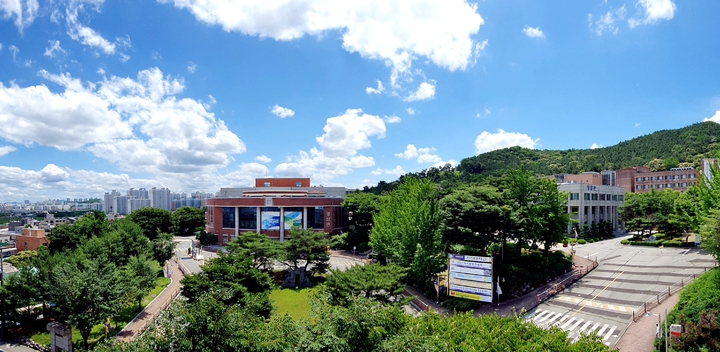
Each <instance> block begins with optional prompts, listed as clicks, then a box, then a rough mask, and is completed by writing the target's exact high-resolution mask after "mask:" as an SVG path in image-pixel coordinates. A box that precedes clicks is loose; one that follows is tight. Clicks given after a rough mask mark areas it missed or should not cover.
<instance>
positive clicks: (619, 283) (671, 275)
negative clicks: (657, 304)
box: [526, 238, 715, 346]
mask: <svg viewBox="0 0 720 352" xmlns="http://www.w3.org/2000/svg"><path fill="white" fill-rule="evenodd" d="M620 240H621V239H620V238H618V239H614V240H607V241H602V242H598V243H591V244H585V245H578V246H576V247H575V248H576V253H577V255H581V256H583V257H590V258H597V260H598V263H599V265H598V267H597V268H596V269H595V270H593V271H592V272H590V273H589V274H588V275H586V276H585V277H583V278H582V279H580V280H579V281H578V282H576V283H575V284H573V285H571V286H569V287H567V288H566V289H565V290H563V291H562V292H560V293H559V294H558V295H556V296H555V297H553V298H551V299H549V300H547V301H546V302H544V303H542V304H541V305H539V306H538V307H537V308H535V309H533V310H532V311H530V312H529V313H528V315H527V316H526V319H528V320H531V321H532V322H534V323H535V324H537V325H539V326H542V327H550V326H556V327H559V328H561V329H562V330H565V331H567V332H568V333H569V338H570V339H571V340H576V339H577V338H578V337H579V335H580V334H581V333H591V332H593V333H596V334H598V335H600V336H601V337H602V340H603V341H604V342H605V344H607V345H608V346H614V344H615V342H617V340H618V338H619V336H621V334H622V333H623V331H624V330H625V329H626V328H627V326H628V325H629V324H630V322H631V321H632V311H633V310H634V309H636V308H638V307H639V306H641V305H642V304H643V303H644V302H646V301H648V300H650V299H652V298H653V297H656V295H657V294H659V293H662V292H666V291H667V289H668V286H671V285H673V284H675V283H677V282H679V281H680V280H682V279H685V278H687V277H688V276H692V275H693V274H699V273H702V272H703V271H704V270H705V268H709V267H713V266H714V264H715V261H714V260H713V259H712V257H711V256H710V255H708V254H705V253H704V252H703V251H700V250H698V249H685V248H655V247H644V246H626V245H621V244H620Z"/></svg>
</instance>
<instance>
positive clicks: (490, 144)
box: [475, 129, 540, 154]
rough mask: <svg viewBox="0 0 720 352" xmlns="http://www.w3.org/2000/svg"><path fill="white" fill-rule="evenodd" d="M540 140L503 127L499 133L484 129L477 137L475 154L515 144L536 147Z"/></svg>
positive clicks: (530, 147)
mask: <svg viewBox="0 0 720 352" xmlns="http://www.w3.org/2000/svg"><path fill="white" fill-rule="evenodd" d="M539 141H540V140H539V139H532V138H531V137H530V136H528V135H527V134H524V133H519V132H505V131H503V130H502V129H499V130H498V132H497V133H490V132H487V131H483V132H482V133H480V135H479V136H478V137H477V138H476V139H475V154H482V153H487V152H489V151H493V150H496V149H503V148H508V147H513V146H520V147H523V148H529V149H534V148H535V146H537V145H538V142H539Z"/></svg>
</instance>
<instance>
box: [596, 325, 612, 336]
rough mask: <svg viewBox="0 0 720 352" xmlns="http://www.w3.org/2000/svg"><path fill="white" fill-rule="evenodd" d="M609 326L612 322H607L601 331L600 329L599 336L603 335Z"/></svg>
mask: <svg viewBox="0 0 720 352" xmlns="http://www.w3.org/2000/svg"><path fill="white" fill-rule="evenodd" d="M608 326H610V324H605V325H604V326H603V327H602V329H600V331H598V336H602V334H603V332H605V329H607V328H608Z"/></svg>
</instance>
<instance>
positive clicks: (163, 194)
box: [150, 187, 172, 211]
mask: <svg viewBox="0 0 720 352" xmlns="http://www.w3.org/2000/svg"><path fill="white" fill-rule="evenodd" d="M150 204H151V206H152V207H153V208H160V209H165V210H167V211H172V195H171V194H170V190H169V189H167V188H164V187H163V188H155V187H153V188H152V189H151V190H150Z"/></svg>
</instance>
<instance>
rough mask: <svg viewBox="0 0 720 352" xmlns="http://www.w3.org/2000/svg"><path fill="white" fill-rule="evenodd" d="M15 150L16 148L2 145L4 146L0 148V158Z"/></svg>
mask: <svg viewBox="0 0 720 352" xmlns="http://www.w3.org/2000/svg"><path fill="white" fill-rule="evenodd" d="M16 150H17V148H15V147H13V146H11V145H4V146H2V147H0V156H5V155H8V154H10V153H12V152H14V151H16Z"/></svg>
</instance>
